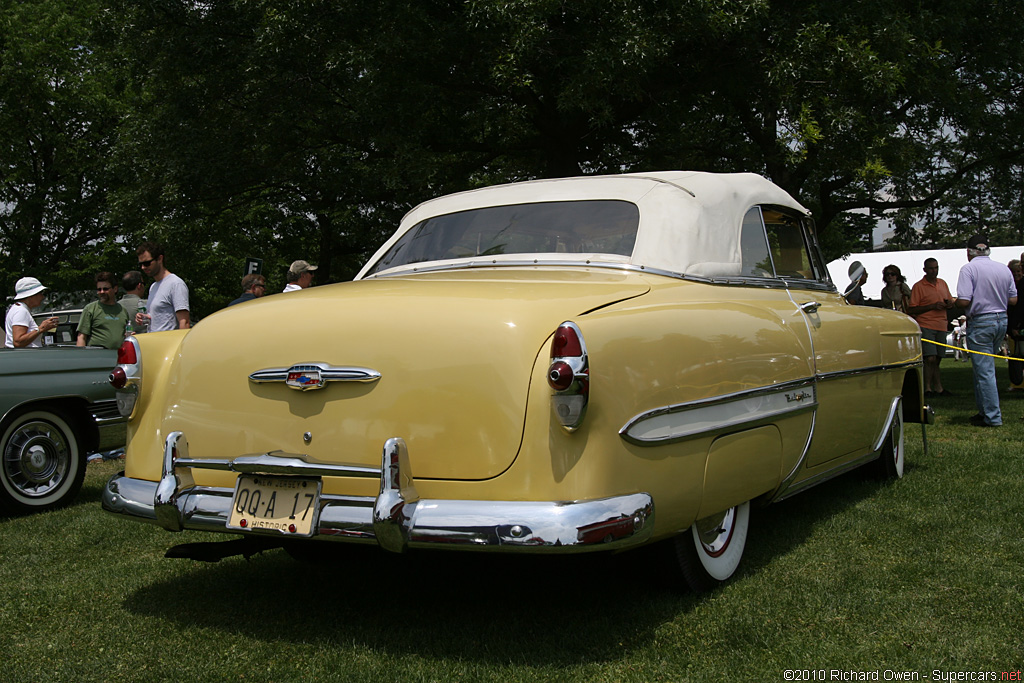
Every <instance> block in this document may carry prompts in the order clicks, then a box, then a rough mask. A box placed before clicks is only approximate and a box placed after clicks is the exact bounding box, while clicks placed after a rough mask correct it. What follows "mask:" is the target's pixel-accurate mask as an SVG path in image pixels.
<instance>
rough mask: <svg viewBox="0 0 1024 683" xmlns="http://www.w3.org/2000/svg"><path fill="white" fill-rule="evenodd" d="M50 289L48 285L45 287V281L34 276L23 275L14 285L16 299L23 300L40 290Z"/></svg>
mask: <svg viewBox="0 0 1024 683" xmlns="http://www.w3.org/2000/svg"><path fill="white" fill-rule="evenodd" d="M48 289H49V288H48V287H43V283H41V282H40V281H39V280H37V279H35V278H34V277H23V278H21V279H20V280H18V282H17V284H15V285H14V300H15V301H21V300H22V299H27V298H29V297H30V296H34V295H36V294H38V293H39V292H45V291H47V290H48Z"/></svg>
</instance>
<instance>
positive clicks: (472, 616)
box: [0, 360, 1024, 683]
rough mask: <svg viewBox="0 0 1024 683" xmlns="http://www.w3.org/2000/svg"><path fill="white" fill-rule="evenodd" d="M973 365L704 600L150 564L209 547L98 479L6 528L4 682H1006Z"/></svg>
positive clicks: (0, 665) (814, 493) (540, 564)
mask: <svg viewBox="0 0 1024 683" xmlns="http://www.w3.org/2000/svg"><path fill="white" fill-rule="evenodd" d="M970 372H971V371H970V366H969V365H968V364H965V363H954V362H952V361H949V360H947V361H944V362H943V377H944V380H945V382H946V385H947V387H948V388H949V389H951V390H952V391H954V392H956V394H957V395H956V396H955V397H952V398H937V399H933V400H932V403H933V405H934V406H935V408H936V413H937V420H936V424H935V425H934V426H932V427H930V428H929V429H928V441H929V452H928V454H927V455H925V454H924V452H923V449H922V445H921V428H920V426H919V425H908V427H907V457H908V462H907V471H906V476H905V477H904V478H903V479H902V480H901V481H899V482H895V483H890V484H883V483H879V482H877V481H874V480H872V479H870V478H868V477H866V476H864V475H863V474H861V473H858V472H854V473H852V474H850V475H846V476H843V477H841V478H839V479H837V480H833V481H831V482H828V483H826V484H824V485H822V486H819V487H817V488H815V489H812V490H810V491H809V492H807V493H804V494H801V495H799V496H796V497H794V498H791V499H789V500H787V501H784V502H782V503H779V504H777V505H774V506H770V507H768V508H764V509H761V510H756V511H754V513H753V515H752V527H751V534H750V538H749V540H748V545H747V553H746V557H745V558H744V562H743V564H742V566H741V568H740V571H739V573H738V575H737V576H736V577H735V579H734V580H733V581H732V582H731V583H729V584H728V585H726V586H724V587H723V588H721V589H720V590H718V591H716V592H714V593H711V594H710V595H704V596H695V595H692V594H689V593H686V592H684V591H683V590H682V589H680V588H678V587H677V586H674V585H673V584H672V583H671V582H670V581H669V580H668V579H667V578H666V576H665V574H664V572H663V571H662V567H663V558H661V556H660V555H658V554H657V553H656V552H653V551H640V552H637V553H627V554H624V555H621V556H615V557H605V556H602V555H590V556H578V557H570V558H533V557H510V556H493V555H465V554H443V553H436V554H435V553H425V552H412V553H410V554H408V555H407V556H404V557H398V556H389V555H386V554H385V553H383V552H382V551H377V550H376V549H375V548H352V549H351V550H352V552H346V553H344V554H342V556H341V557H340V558H339V561H338V562H337V563H336V564H334V565H332V566H320V565H310V564H303V563H298V562H295V561H293V560H292V559H291V558H290V557H289V556H288V555H286V554H285V553H284V552H283V551H280V550H275V551H271V552H267V553H263V554H261V555H257V556H255V557H253V558H252V559H250V560H245V559H242V558H230V559H228V560H224V561H222V562H220V563H218V564H203V563H199V562H194V561H191V560H171V559H164V558H163V552H164V550H165V549H166V548H167V547H169V546H171V545H174V544H177V543H183V542H186V541H204V540H216V539H211V537H210V535H209V534H195V533H183V534H177V535H175V534H170V533H168V532H165V531H163V530H162V529H159V528H157V527H153V526H148V525H144V524H138V523H134V522H130V521H128V520H124V519H118V518H115V517H113V516H111V515H108V514H106V513H104V512H102V511H101V509H100V506H99V497H100V491H101V489H102V486H103V483H104V482H105V481H106V479H107V478H108V477H109V476H110V475H111V474H113V473H115V472H116V471H118V470H119V469H120V467H121V463H120V462H110V463H102V464H93V465H90V466H89V472H88V478H87V481H86V488H85V490H84V491H83V493H82V495H81V496H80V497H79V499H78V501H77V503H76V504H75V505H73V506H72V507H69V508H67V509H64V510H59V511H56V512H52V513H48V514H42V515H35V516H30V517H0V681H3V682H5V683H6V682H12V681H39V682H45V683H48V682H50V681H75V682H80V681H172V680H173V681H208V680H225V681H227V680H231V681H297V680H323V681H334V680H337V681H403V682H404V681H410V682H411V681H501V682H506V681H523V682H524V683H525V682H530V683H534V682H536V681H559V682H561V681H732V680H739V681H784V680H794V677H793V676H791V675H790V676H787V674H786V671H787V670H794V669H795V670H807V671H805V672H803V673H804V677H803V678H802V680H858V678H849V677H847V678H835V677H834V676H833V670H841V671H845V672H850V671H852V672H867V673H868V674H873V673H874V672H877V673H878V676H879V680H892V679H893V676H894V675H896V674H893V673H892V672H904V671H905V672H911V673H915V672H916V673H917V674H918V676H919V678H918V680H962V679H958V678H955V677H954V678H950V677H949V676H952V675H955V674H956V672H979V671H981V672H994V673H995V675H996V680H1000V679H1002V680H1020V678H1019V674H1016V675H1017V676H1018V678H1015V679H1014V678H1003V672H1017V671H1018V670H1020V669H1021V667H1022V664H1024V587H1022V586H1024V544H1022V541H1021V539H1022V537H1024V514H1022V507H1024V486H1022V480H1024V454H1022V451H1024V448H1022V444H1024V392H1022V393H1021V394H1017V393H1003V395H1002V402H1003V403H1002V405H1003V419H1004V422H1005V426H1004V427H1002V428H1001V429H978V428H974V427H971V426H969V425H968V424H967V418H968V416H969V415H972V414H973V413H974V412H975V409H974V400H973V396H972V394H971V383H970V382H971V375H970ZM999 372H1000V383H1001V387H1002V388H1003V389H1005V386H1006V384H1007V382H1006V379H1005V377H1006V370H1005V366H1003V367H1000V368H999ZM224 538H225V539H227V538H230V537H228V536H225V537H224ZM821 670H824V671H821ZM936 671H938V672H940V673H939V675H938V676H937V677H936ZM816 672H817V673H816ZM887 672H888V673H887ZM887 676H888V678H887ZM796 679H797V680H801V679H800V678H796Z"/></svg>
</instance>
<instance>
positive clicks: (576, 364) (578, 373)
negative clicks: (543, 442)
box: [548, 322, 590, 432]
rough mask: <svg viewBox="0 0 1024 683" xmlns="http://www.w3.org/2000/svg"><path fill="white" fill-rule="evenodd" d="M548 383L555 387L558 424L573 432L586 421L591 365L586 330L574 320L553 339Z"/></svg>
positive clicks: (554, 406) (553, 400)
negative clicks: (583, 331)
mask: <svg viewBox="0 0 1024 683" xmlns="http://www.w3.org/2000/svg"><path fill="white" fill-rule="evenodd" d="M548 384H549V385H550V386H551V388H552V389H553V390H554V393H553V394H552V395H551V407H552V408H553V409H554V411H555V417H557V418H558V421H559V423H560V424H561V425H562V426H563V427H565V428H566V429H568V430H569V431H570V432H571V431H573V430H575V429H576V428H577V427H579V426H580V425H581V424H582V423H583V416H584V415H585V414H586V411H587V402H588V401H589V400H590V364H589V361H588V360H587V347H586V345H585V344H584V343H583V333H582V332H580V328H579V327H577V326H576V324H575V323H571V322H564V323H562V324H561V325H559V327H558V329H557V330H555V334H554V337H553V338H552V340H551V365H550V366H549V367H548Z"/></svg>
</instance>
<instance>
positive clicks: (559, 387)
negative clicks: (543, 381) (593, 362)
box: [548, 360, 575, 391]
mask: <svg viewBox="0 0 1024 683" xmlns="http://www.w3.org/2000/svg"><path fill="white" fill-rule="evenodd" d="M574 378H575V373H574V372H573V371H572V368H571V367H569V364H568V363H566V362H565V361H560V360H559V361H555V362H554V363H552V364H551V367H550V368H549V369H548V384H550V385H551V388H552V389H554V390H555V391H565V390H566V389H568V388H569V387H570V386H571V385H572V380H573V379H574Z"/></svg>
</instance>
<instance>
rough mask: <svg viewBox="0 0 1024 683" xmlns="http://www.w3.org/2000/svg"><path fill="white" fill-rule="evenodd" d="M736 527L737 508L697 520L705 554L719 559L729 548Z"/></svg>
mask: <svg viewBox="0 0 1024 683" xmlns="http://www.w3.org/2000/svg"><path fill="white" fill-rule="evenodd" d="M735 525H736V508H730V509H728V510H726V511H725V512H722V513H720V514H717V515H712V516H710V517H705V518H704V519H701V520H697V522H696V527H697V536H698V537H699V538H700V544H701V545H702V546H704V552H706V553H707V554H708V555H710V556H711V557H718V556H719V555H721V554H722V553H724V552H725V549H726V548H728V547H729V541H730V540H732V531H733V529H734V528H735Z"/></svg>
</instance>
